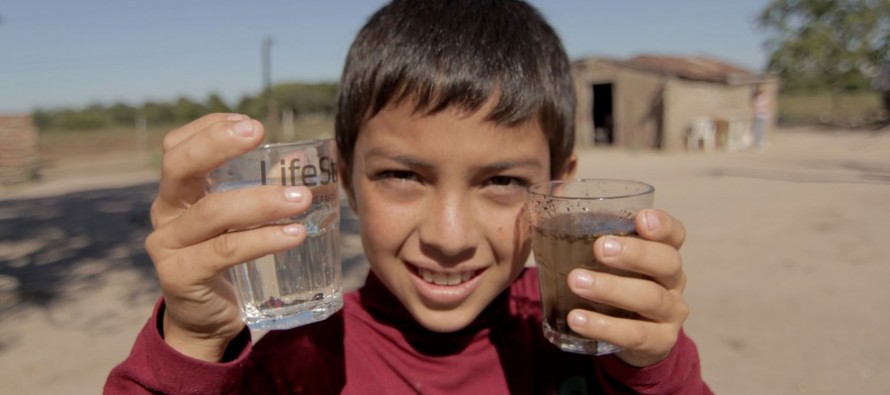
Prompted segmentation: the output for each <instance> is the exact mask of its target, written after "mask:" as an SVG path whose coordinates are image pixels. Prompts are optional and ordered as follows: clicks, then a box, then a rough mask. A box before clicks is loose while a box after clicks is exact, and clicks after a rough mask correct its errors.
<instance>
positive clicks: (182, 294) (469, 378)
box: [105, 0, 710, 394]
mask: <svg viewBox="0 0 890 395" xmlns="http://www.w3.org/2000/svg"><path fill="white" fill-rule="evenodd" d="M574 106H575V103H574V92H573V88H572V80H571V75H570V70H569V62H568V59H567V57H566V55H565V53H564V50H563V49H562V46H561V43H560V41H559V38H558V37H557V36H556V34H555V33H554V32H553V30H552V29H551V27H550V26H549V25H548V24H547V23H546V22H545V21H544V20H543V19H542V17H541V16H540V15H539V14H538V13H537V12H536V11H535V10H534V9H532V8H531V7H530V6H528V5H526V4H524V3H522V2H518V1H471V0H462V1H454V0H452V1H447V0H438V1H425V2H417V1H407V0H396V1H394V2H393V3H391V4H389V5H387V6H385V7H383V8H382V9H381V10H379V11H378V12H377V13H376V14H374V15H373V16H372V17H371V19H370V20H369V21H368V23H367V24H366V25H365V26H364V28H363V29H362V30H361V31H360V32H359V33H358V35H357V37H356V39H355V42H354V43H353V45H352V47H351V49H350V51H349V54H348V57H347V61H346V66H345V69H344V73H343V77H342V81H341V92H340V94H339V102H338V110H337V115H336V139H337V143H338V150H339V155H340V165H339V168H340V169H341V173H342V174H341V180H342V182H343V187H344V190H345V191H346V193H347V196H348V198H349V201H350V205H351V207H352V208H353V210H355V212H356V213H357V215H358V217H359V219H360V223H361V237H362V242H363V247H364V250H365V253H366V255H367V258H368V261H369V263H370V265H371V272H370V273H369V275H368V279H367V282H366V284H365V285H364V286H363V287H362V288H361V289H360V290H359V291H357V292H353V293H350V294H348V295H347V296H346V298H345V299H346V300H345V304H344V308H343V310H342V311H340V312H338V313H337V314H335V315H334V316H333V317H331V318H329V319H328V320H325V321H323V322H320V323H316V324H312V325H307V326H304V327H299V328H295V329H292V330H287V331H273V332H271V333H269V334H267V335H266V336H265V337H264V338H263V339H262V340H261V341H259V342H257V344H255V345H252V344H250V335H249V332H248V331H247V330H246V329H245V327H244V325H243V323H242V322H241V321H240V319H239V313H238V307H237V304H236V302H235V297H234V295H233V292H232V290H231V287H230V285H229V284H228V283H227V282H226V281H225V280H224V279H223V278H222V276H221V275H222V273H224V272H225V270H226V269H227V268H228V267H231V266H232V265H235V264H238V263H240V262H244V261H247V260H249V259H253V258H255V257H259V256H262V255H265V254H268V253H272V252H275V251H281V250H284V249H287V248H290V247H293V246H295V245H297V244H299V243H300V242H302V240H303V239H304V238H305V229H304V228H303V227H302V226H301V225H286V226H279V225H267V226H262V227H256V225H257V224H264V223H269V222H270V221H271V220H274V219H277V218H281V217H285V216H290V215H293V214H295V213H298V212H301V211H303V210H305V209H306V208H307V206H308V202H309V201H310V200H311V197H310V196H309V192H308V190H306V189H304V188H302V187H290V188H285V187H277V186H267V187H262V188H255V189H250V190H236V191H231V192H225V193H217V194H212V195H207V196H205V195H204V192H203V191H204V189H203V184H202V182H201V180H202V179H203V175H204V174H206V173H207V172H208V171H210V170H211V169H213V168H214V167H216V166H219V165H220V164H221V163H223V162H224V161H225V160H227V159H228V158H231V157H234V156H237V155H240V154H242V153H244V152H246V151H248V150H250V149H251V148H253V147H254V146H256V145H258V144H259V143H260V142H261V140H262V138H263V129H262V125H260V124H259V123H258V122H256V121H253V120H250V119H247V118H246V117H244V116H241V115H232V114H215V115H209V116H206V117H203V118H200V119H198V120H196V121H194V122H192V123H190V124H189V125H186V126H185V127H183V128H181V129H178V130H174V131H173V132H171V133H170V134H169V135H168V137H167V138H166V139H165V141H164V147H165V158H164V167H163V173H162V178H161V183H160V190H159V195H158V198H157V199H156V201H155V203H154V204H153V206H152V220H153V225H154V227H155V231H154V232H153V233H152V234H151V235H150V236H149V237H148V240H147V241H146V248H147V250H148V251H149V254H150V255H151V257H152V260H153V261H154V262H155V266H156V268H157V272H158V277H159V279H160V282H161V286H162V290H163V299H162V301H161V302H159V304H158V307H157V308H156V312H155V315H154V317H153V319H152V320H150V321H149V324H147V325H146V327H145V328H144V329H143V331H142V332H141V333H140V335H139V338H138V339H137V341H136V345H135V346H134V348H133V351H132V353H131V355H130V356H129V357H128V359H127V360H126V361H124V362H123V363H122V364H121V365H120V366H118V367H117V368H116V369H115V370H114V371H113V372H112V373H111V376H110V377H109V380H108V383H107V384H106V388H105V389H106V392H107V393H132V392H140V391H146V392H164V393H208V394H210V393H256V394H273V393H308V394H327V393H351V394H379V393H424V394H427V393H430V394H454V393H460V394H480V393H491V394H495V393H529V394H539V393H588V392H589V393H631V392H648V393H684V394H696V393H710V391H709V390H708V388H707V386H706V385H705V384H704V383H703V382H702V379H701V376H700V373H699V368H698V356H697V352H696V350H695V346H694V345H693V344H692V342H691V340H689V339H688V338H686V337H685V335H683V333H682V331H681V327H682V323H683V321H684V320H685V318H686V316H687V307H686V305H685V302H684V301H683V298H682V290H683V287H684V283H685V275H684V273H683V271H682V269H681V266H680V255H679V252H678V251H677V248H679V246H680V244H681V243H682V241H683V239H684V237H685V231H684V229H683V226H682V224H680V223H679V222H677V221H676V220H674V219H673V218H671V217H670V216H669V215H668V214H666V213H664V212H662V211H658V210H646V211H644V212H641V213H640V214H639V215H638V217H637V228H638V232H639V234H640V236H641V238H640V239H635V238H618V237H615V238H608V239H606V240H604V241H597V243H596V244H595V246H594V250H595V253H596V255H597V256H598V257H600V258H601V259H602V261H603V262H604V263H607V264H610V265H613V266H616V267H621V268H625V269H630V270H634V271H637V272H640V273H643V274H645V275H646V276H647V277H646V278H647V279H646V280H640V279H629V278H621V277H614V276H608V275H604V274H597V273H591V272H588V271H585V270H576V271H574V272H573V274H572V276H571V279H570V285H571V286H572V289H573V290H574V291H575V292H576V293H577V294H579V295H580V296H582V297H586V298H588V299H591V300H595V301H599V302H604V303H609V304H612V305H616V306H619V307H623V308H626V309H629V310H633V311H636V312H638V313H639V314H640V315H641V316H642V317H645V318H644V319H640V320H621V319H615V318H610V317H605V316H600V315H597V314H595V313H593V312H589V311H581V310H576V311H573V312H572V313H571V314H570V316H569V320H570V322H571V323H572V324H571V325H572V328H573V329H574V330H575V331H576V332H578V333H579V334H582V335H584V336H589V337H591V338H596V339H600V340H605V341H608V342H611V343H614V344H617V345H620V346H623V347H624V348H625V350H624V351H622V352H620V353H618V354H616V355H610V356H605V357H592V356H588V355H575V354H569V353H563V352H561V351H559V350H557V349H556V348H555V347H553V346H552V345H550V344H549V343H547V341H546V340H545V339H544V338H543V336H542V335H541V328H540V320H541V317H540V298H539V295H538V290H537V274H536V272H535V269H527V268H524V263H525V261H526V258H527V257H528V255H529V250H530V243H529V237H530V235H529V233H528V224H527V222H526V219H525V212H524V210H523V206H524V202H525V187H526V186H528V185H530V184H533V183H537V182H543V181H546V180H550V179H553V178H565V177H569V176H571V175H572V174H573V172H574V167H575V159H574V157H573V155H572V145H573V133H574V131H573V117H574V110H575V108H574ZM228 229H248V230H243V231H238V232H227V230H228Z"/></svg>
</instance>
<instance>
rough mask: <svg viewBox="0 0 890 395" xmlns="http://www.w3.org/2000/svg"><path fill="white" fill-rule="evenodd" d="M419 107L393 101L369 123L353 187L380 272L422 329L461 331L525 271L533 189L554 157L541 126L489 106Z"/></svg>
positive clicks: (360, 145) (354, 169) (546, 174)
mask: <svg viewBox="0 0 890 395" xmlns="http://www.w3.org/2000/svg"><path fill="white" fill-rule="evenodd" d="M412 109H413V103H407V104H403V105H399V106H387V107H386V108H384V109H383V110H382V111H381V112H380V113H378V114H377V115H376V116H374V117H373V118H371V119H370V120H368V121H367V123H366V124H365V126H364V128H363V129H362V130H361V131H360V132H359V134H358V139H357V141H356V145H355V152H354V156H353V158H354V162H353V166H352V169H351V171H352V174H351V181H352V182H351V186H350V188H351V191H350V192H351V196H352V197H353V198H354V201H353V206H354V208H355V209H356V211H357V212H358V215H359V217H360V218H361V236H362V242H363V243H364V248H365V252H366V254H367V256H368V260H369V261H370V264H371V268H372V270H373V271H374V273H376V275H377V276H378V277H379V278H380V280H381V281H383V283H384V284H386V286H387V287H388V288H389V289H390V291H392V293H393V294H395V295H396V297H397V298H398V299H399V300H400V301H401V302H402V304H403V305H404V306H405V307H406V308H407V309H408V311H410V312H411V314H412V315H413V317H414V318H415V319H416V320H417V321H418V322H419V323H420V324H421V325H423V326H424V327H426V328H428V329H430V330H432V331H437V332H452V331H456V330H459V329H461V328H464V327H466V326H467V325H468V324H469V323H470V322H472V321H473V320H474V319H475V318H476V317H477V316H478V315H479V313H480V312H482V310H483V309H484V308H485V307H486V306H487V305H488V304H489V303H490V302H491V301H492V300H493V299H494V298H495V297H496V296H497V295H498V294H500V293H501V292H502V291H503V290H504V289H506V288H507V287H508V286H509V285H510V283H511V282H512V281H513V280H515V279H516V277H517V276H518V274H519V272H520V271H521V270H522V267H523V265H524V263H525V260H526V258H527V257H528V254H529V250H530V243H529V235H528V229H527V224H526V220H525V214H524V212H523V207H524V203H525V199H526V198H525V188H526V187H527V186H528V185H529V184H531V183H537V182H542V181H546V180H548V179H549V178H550V153H549V150H548V145H547V140H546V138H545V137H544V133H543V132H542V131H541V129H540V126H539V125H538V123H537V122H528V123H525V124H523V125H520V126H516V127H505V126H498V125H495V124H493V123H491V122H485V121H484V117H485V115H486V114H487V113H488V111H489V109H490V107H489V106H485V107H483V108H482V109H481V110H480V111H478V112H476V113H474V114H471V115H466V114H462V113H459V112H455V111H451V110H446V111H442V112H440V113H438V114H435V115H431V116H424V115H420V114H412ZM344 179H345V180H349V179H350V178H348V177H347V178H344Z"/></svg>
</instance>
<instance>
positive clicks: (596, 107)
mask: <svg viewBox="0 0 890 395" xmlns="http://www.w3.org/2000/svg"><path fill="white" fill-rule="evenodd" d="M572 67H573V70H572V72H573V76H574V78H575V88H576V91H577V95H578V111H577V115H576V117H577V118H576V120H575V126H576V144H577V145H578V146H591V145H614V146H620V147H626V148H640V149H645V148H649V149H664V150H682V149H689V148H691V147H693V146H695V147H701V148H723V149H728V150H733V149H744V148H746V147H747V145H749V144H750V138H751V127H752V126H751V125H752V119H753V112H752V106H751V104H752V96H753V92H754V90H755V89H758V88H760V89H762V90H763V92H764V93H765V94H766V95H767V97H769V98H770V103H771V107H772V111H771V120H770V122H769V123H768V125H770V127H768V128H767V133H769V130H770V129H772V127H771V126H772V125H775V119H776V111H775V110H776V98H777V93H778V80H777V79H776V78H774V77H772V76H769V75H763V74H758V73H756V72H753V71H751V70H747V69H745V68H743V67H739V66H736V65H732V64H729V63H726V62H722V61H719V60H716V59H711V58H706V57H669V56H652V55H643V56H637V57H634V58H631V59H628V60H616V59H607V58H584V59H580V60H577V61H575V62H573V65H572ZM702 124H705V125H708V126H709V127H710V128H711V129H710V131H711V133H712V134H713V136H712V139H711V140H710V141H705V142H704V144H703V146H702V145H700V144H699V142H698V141H690V138H691V136H693V135H694V132H695V131H696V125H702ZM709 144H710V147H709V146H708V145H709Z"/></svg>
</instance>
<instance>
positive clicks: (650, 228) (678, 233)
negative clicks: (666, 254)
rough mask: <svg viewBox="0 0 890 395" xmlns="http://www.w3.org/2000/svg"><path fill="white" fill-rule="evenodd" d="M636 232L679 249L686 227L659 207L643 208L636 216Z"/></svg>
mask: <svg viewBox="0 0 890 395" xmlns="http://www.w3.org/2000/svg"><path fill="white" fill-rule="evenodd" d="M636 225H637V234H638V235H639V236H640V237H642V238H644V239H646V240H652V241H658V242H662V243H665V244H668V245H671V246H673V247H674V248H677V249H679V248H680V247H681V246H682V245H683V242H684V241H685V240H686V227H685V226H684V225H683V223H682V222H680V221H679V220H678V219H676V218H674V217H672V216H671V215H670V214H668V213H667V212H665V211H663V210H659V209H643V210H640V212H639V213H637V217H636Z"/></svg>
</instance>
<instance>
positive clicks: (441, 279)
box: [417, 268, 478, 285]
mask: <svg viewBox="0 0 890 395" xmlns="http://www.w3.org/2000/svg"><path fill="white" fill-rule="evenodd" d="M477 273H478V270H470V271H465V272H456V273H443V272H434V271H432V270H426V269H421V268H417V275H418V276H419V277H420V278H422V279H423V281H426V282H427V283H430V284H435V285H460V284H462V283H464V282H466V281H469V280H471V279H472V278H473V277H475V276H476V274H477Z"/></svg>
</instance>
